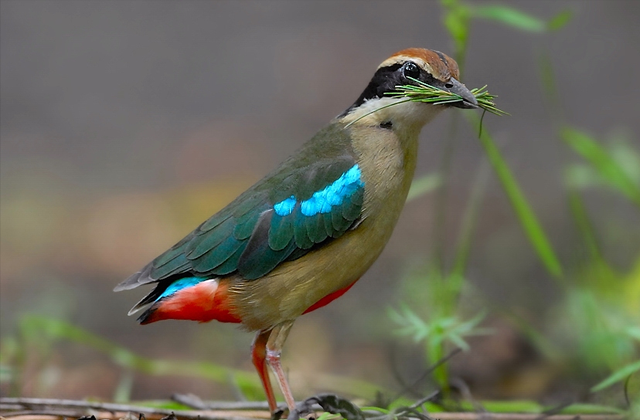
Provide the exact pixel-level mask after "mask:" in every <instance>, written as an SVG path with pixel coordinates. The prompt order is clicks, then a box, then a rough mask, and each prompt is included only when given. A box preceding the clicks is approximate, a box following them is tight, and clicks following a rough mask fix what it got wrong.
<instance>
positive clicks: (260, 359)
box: [251, 330, 278, 413]
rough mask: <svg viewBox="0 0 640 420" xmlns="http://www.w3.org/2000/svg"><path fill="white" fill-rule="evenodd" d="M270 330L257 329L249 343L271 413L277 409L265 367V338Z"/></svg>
mask: <svg viewBox="0 0 640 420" xmlns="http://www.w3.org/2000/svg"><path fill="white" fill-rule="evenodd" d="M271 331H272V330H267V331H259V332H258V333H257V334H256V337H255V338H254V339H253V343H252V344H251V359H252V360H253V365H254V366H255V367H256V370H257V371H258V376H260V381H261V382H262V387H263V388H264V393H265V394H267V401H268V402H269V410H270V411H271V412H272V413H273V412H274V411H276V410H277V409H278V406H277V405H276V397H275V396H274V395H273V388H272V387H271V381H270V380H269V369H268V368H267V359H266V356H267V351H266V347H267V340H269V335H271Z"/></svg>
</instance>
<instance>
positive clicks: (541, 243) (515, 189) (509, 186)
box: [465, 113, 563, 279]
mask: <svg viewBox="0 0 640 420" xmlns="http://www.w3.org/2000/svg"><path fill="white" fill-rule="evenodd" d="M465 115H466V116H467V118H469V120H470V121H471V122H472V124H473V126H474V127H476V128H477V127H478V126H479V124H480V119H479V118H478V116H477V115H476V114H472V113H466V114H465ZM480 142H481V143H482V147H483V148H484V150H485V153H486V154H487V157H488V158H489V162H490V163H491V166H492V167H493V170H494V171H495V173H496V175H497V176H498V178H499V179H500V182H501V184H502V188H503V189H504V191H505V192H506V193H507V196H508V198H509V201H510V202H511V206H512V207H513V209H514V211H515V213H516V216H517V217H518V220H519V221H520V225H521V226H522V228H523V230H524V231H525V234H526V235H527V238H528V239H529V242H530V243H531V245H532V246H533V248H534V250H535V251H536V253H537V254H538V257H539V258H540V260H541V261H542V263H543V264H544V266H545V268H546V269H547V271H549V273H551V274H552V275H553V276H554V277H555V278H556V279H561V278H562V276H563V271H562V265H561V264H560V260H559V259H558V257H557V256H556V253H555V251H554V249H553V247H552V246H551V243H550V242H549V240H548V239H547V235H546V234H545V232H544V230H543V229H542V226H541V225H540V222H539V221H538V218H537V217H536V215H535V213H534V212H533V210H532V209H531V206H530V205H529V202H528V201H527V199H526V197H525V196H524V194H523V193H522V190H521V189H520V186H519V185H518V182H517V181H516V179H515V177H514V176H513V174H512V173H511V170H510V169H509V166H508V165H507V163H506V162H505V160H504V158H503V157H502V154H501V153H500V151H499V150H498V148H497V147H496V145H495V142H494V141H493V139H492V138H491V135H490V134H489V132H488V131H487V129H486V128H484V129H483V130H482V133H481V135H480Z"/></svg>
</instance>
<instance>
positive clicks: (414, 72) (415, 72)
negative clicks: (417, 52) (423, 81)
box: [403, 61, 420, 79]
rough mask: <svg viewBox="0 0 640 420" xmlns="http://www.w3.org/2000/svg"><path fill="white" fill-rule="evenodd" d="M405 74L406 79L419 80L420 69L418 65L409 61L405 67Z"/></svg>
mask: <svg viewBox="0 0 640 420" xmlns="http://www.w3.org/2000/svg"><path fill="white" fill-rule="evenodd" d="M403 74H404V77H411V78H414V79H417V78H418V77H419V76H420V68H419V67H418V66H417V65H416V63H413V62H411V61H409V62H408V63H407V64H405V65H404V70H403Z"/></svg>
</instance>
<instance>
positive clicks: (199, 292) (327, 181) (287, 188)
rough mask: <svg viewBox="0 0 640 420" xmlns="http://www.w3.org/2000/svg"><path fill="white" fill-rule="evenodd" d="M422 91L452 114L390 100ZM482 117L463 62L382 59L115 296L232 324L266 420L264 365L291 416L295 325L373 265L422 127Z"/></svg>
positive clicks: (141, 306)
mask: <svg viewBox="0 0 640 420" xmlns="http://www.w3.org/2000/svg"><path fill="white" fill-rule="evenodd" d="M416 81H420V82H423V83H427V84H429V85H431V86H434V87H437V88H440V89H443V90H445V91H449V92H451V93H455V94H457V95H458V96H459V98H460V100H458V101H456V102H449V103H447V104H432V103H418V102H412V101H407V100H406V99H407V98H406V97H397V96H390V95H388V93H389V92H393V91H395V90H396V88H397V87H398V86H402V85H415V84H416V83H417V82H416ZM451 107H456V108H462V109H473V108H477V101H476V98H475V96H474V95H473V94H472V93H471V92H470V91H469V90H468V89H467V88H466V86H465V85H464V84H462V82H461V81H460V76H459V69H458V64H457V63H456V61H455V60H454V59H452V58H451V57H449V56H447V55H445V54H444V53H441V52H439V51H436V50H430V49H424V48H408V49H404V50H401V51H399V52H396V53H395V54H393V55H391V56H390V57H389V58H387V59H386V60H384V61H383V62H382V63H381V64H380V65H379V66H378V68H377V69H376V71H375V73H374V75H373V77H372V78H371V80H370V81H369V83H368V84H367V86H366V88H365V89H364V91H363V92H362V94H361V95H360V96H359V97H358V99H357V100H356V101H355V102H354V103H353V104H352V105H351V106H349V107H348V108H347V109H346V110H345V111H344V112H342V113H341V114H340V115H338V116H337V117H335V118H333V119H332V120H331V121H330V122H329V123H328V125H326V126H325V127H324V128H322V129H320V130H319V131H318V132H317V133H316V134H315V135H314V136H313V137H312V138H311V139H310V140H308V141H307V142H306V143H304V144H303V145H302V146H301V147H300V149H298V150H297V152H295V153H294V154H293V155H291V156H290V157H289V158H288V159H286V160H285V161H284V162H283V163H282V164H281V165H280V166H278V167H277V168H276V169H275V170H273V171H272V172H270V173H269V174H267V175H266V176H265V177H264V178H262V179H261V180H260V181H258V182H257V183H255V184H254V185H253V186H251V187H250V188H249V189H247V190H246V191H245V192H243V193H242V194H240V195H239V196H238V197H237V198H236V199H235V200H233V201H232V202H231V203H230V204H228V205H227V206H226V207H224V208H223V209H222V210H220V211H219V212H218V213H216V214H214V215H213V216H211V217H210V218H209V219H207V220H206V221H204V222H203V223H202V224H201V225H200V226H198V227H197V228H196V229H195V230H194V231H193V232H191V233H189V234H188V235H187V236H186V237H184V238H183V239H182V240H180V241H179V242H178V243H176V244H175V245H174V246H172V247H171V248H169V249H168V250H167V251H166V252H164V253H162V254H161V255H159V256H158V257H157V258H155V259H154V260H153V261H151V262H150V263H148V264H147V265H146V266H144V267H143V268H142V269H141V270H140V271H138V272H137V273H135V274H133V275H132V276H130V277H129V278H127V279H126V280H124V281H123V282H122V283H120V284H119V285H117V286H116V287H115V289H114V291H122V290H129V289H134V288H136V287H138V286H143V285H153V286H155V287H154V288H153V289H152V290H151V292H150V293H148V294H147V295H146V296H144V297H143V298H142V299H141V300H140V301H139V302H138V303H137V304H136V305H135V306H134V307H133V308H132V309H131V311H129V315H132V314H134V313H136V312H138V311H142V310H144V311H143V312H142V313H141V315H140V316H139V318H138V322H140V324H143V325H144V324H149V323H152V322H156V321H161V320H167V319H177V320H191V321H199V322H208V321H212V320H217V321H220V322H230V323H238V324H240V326H241V328H243V329H245V330H248V331H254V332H256V335H255V338H254V340H253V343H252V345H251V358H252V362H253V365H254V366H255V368H256V370H257V372H258V376H259V377H260V381H261V383H262V386H263V388H264V392H265V394H266V397H267V401H268V404H269V409H270V410H271V412H272V413H273V412H275V411H276V410H278V406H277V403H276V398H275V395H274V392H273V388H272V385H271V381H270V378H269V367H270V368H271V370H272V372H273V375H274V376H275V379H276V381H277V383H278V385H279V387H280V390H281V391H282V394H283V396H284V399H285V402H286V405H287V407H288V409H289V410H290V412H291V411H292V410H294V409H295V400H294V398H293V395H292V392H291V389H290V387H289V384H288V382H287V378H286V376H285V373H284V371H283V368H282V365H281V363H280V358H281V353H282V348H283V346H284V343H285V341H286V339H287V336H288V334H289V332H290V330H291V327H292V326H293V324H294V321H295V320H296V318H298V317H299V316H301V315H303V314H306V313H309V312H311V311H314V310H316V309H318V308H321V307H323V306H325V305H327V304H328V303H330V302H331V301H333V300H335V299H337V298H339V297H340V296H342V295H343V294H344V293H345V292H347V291H348V290H349V289H350V288H351V287H352V286H353V285H354V284H355V283H356V281H357V280H358V279H360V277H361V276H362V275H363V274H364V273H365V272H366V271H367V270H368V269H369V267H370V266H371V265H372V264H373V262H374V261H375V260H376V259H377V258H378V256H379V255H380V253H381V252H382V250H383V248H384V247H385V245H386V243H387V242H388V240H389V237H390V236H391V233H392V231H393V229H394V227H395V225H396V222H397V221H398V218H399V216H400V213H401V211H402V208H403V206H404V203H405V201H406V198H407V194H408V192H409V187H410V186H411V181H412V179H413V175H414V171H415V167H416V159H417V151H418V137H419V134H420V132H421V130H422V127H423V126H424V125H426V124H427V123H429V122H430V121H431V120H433V118H434V117H436V116H437V115H438V114H439V113H440V112H442V111H443V110H444V109H447V108H451Z"/></svg>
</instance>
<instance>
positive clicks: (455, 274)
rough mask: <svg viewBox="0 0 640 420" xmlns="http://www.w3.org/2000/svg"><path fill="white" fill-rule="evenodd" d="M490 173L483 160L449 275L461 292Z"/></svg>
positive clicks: (466, 210)
mask: <svg viewBox="0 0 640 420" xmlns="http://www.w3.org/2000/svg"><path fill="white" fill-rule="evenodd" d="M489 173H490V172H489V165H488V164H487V162H486V161H483V162H482V163H481V164H480V166H479V167H478V170H477V172H476V176H475V183H474V185H473V188H472V190H471V197H470V198H469V202H468V204H467V208H466V209H465V214H464V217H463V219H462V227H461V228H460V235H459V236H458V243H457V246H456V255H455V259H454V261H453V268H452V269H451V275H450V276H449V277H451V278H452V280H453V281H458V282H459V284H458V285H456V286H455V288H456V290H458V292H461V288H462V280H463V277H464V273H465V271H466V270H467V261H468V259H469V253H470V251H471V243H472V239H473V234H474V232H475V227H476V222H477V220H478V213H479V212H480V208H481V206H482V199H483V197H484V194H485V192H486V190H487V184H488V183H489V182H488V181H489Z"/></svg>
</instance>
